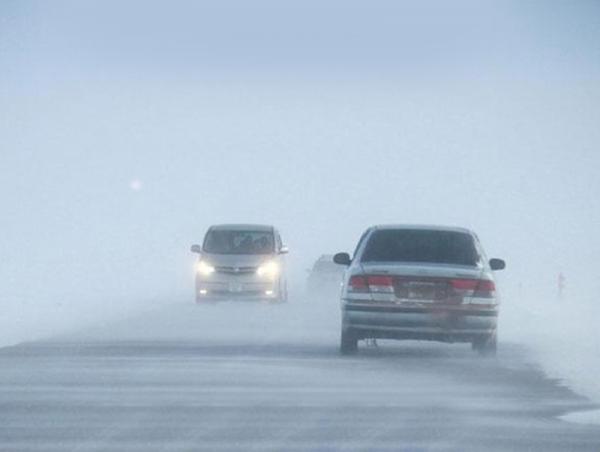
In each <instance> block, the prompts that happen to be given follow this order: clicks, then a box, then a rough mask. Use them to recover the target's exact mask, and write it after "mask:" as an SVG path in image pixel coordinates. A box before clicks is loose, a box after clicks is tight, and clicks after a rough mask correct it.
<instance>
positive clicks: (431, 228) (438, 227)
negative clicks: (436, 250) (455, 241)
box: [373, 224, 473, 234]
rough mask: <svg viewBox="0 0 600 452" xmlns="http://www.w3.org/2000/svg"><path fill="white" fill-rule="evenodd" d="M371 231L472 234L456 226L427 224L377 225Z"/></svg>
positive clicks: (468, 230)
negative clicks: (397, 230) (409, 230)
mask: <svg viewBox="0 0 600 452" xmlns="http://www.w3.org/2000/svg"><path fill="white" fill-rule="evenodd" d="M373 229H377V230H393V229H411V230H421V231H449V232H463V233H466V234H473V232H472V231H471V230H470V229H467V228H461V227H458V226H442V225H429V224H379V225H376V226H373Z"/></svg>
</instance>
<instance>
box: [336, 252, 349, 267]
mask: <svg viewBox="0 0 600 452" xmlns="http://www.w3.org/2000/svg"><path fill="white" fill-rule="evenodd" d="M333 262H335V263H336V264H340V265H350V264H351V263H352V259H350V255H349V254H348V253H337V254H336V255H334V256H333Z"/></svg>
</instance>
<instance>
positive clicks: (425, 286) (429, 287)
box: [408, 282, 437, 301]
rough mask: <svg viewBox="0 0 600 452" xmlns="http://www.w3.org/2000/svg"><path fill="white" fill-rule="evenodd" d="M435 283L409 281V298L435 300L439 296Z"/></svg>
mask: <svg viewBox="0 0 600 452" xmlns="http://www.w3.org/2000/svg"><path fill="white" fill-rule="evenodd" d="M436 289H437V287H436V284H435V283H423V282H410V283H408V298H410V299H411V300H432V301H433V300H435V299H436V298H437V297H436V295H437V290H436Z"/></svg>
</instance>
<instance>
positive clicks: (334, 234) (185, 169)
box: [0, 2, 600, 397]
mask: <svg viewBox="0 0 600 452" xmlns="http://www.w3.org/2000/svg"><path fill="white" fill-rule="evenodd" d="M483 3H484V2H461V3H459V4H457V5H456V6H455V7H453V8H451V9H450V8H448V7H444V6H443V2H440V3H436V2H428V3H427V4H426V5H425V6H416V5H409V4H403V5H402V6H397V5H396V6H395V5H394V4H393V3H391V2H376V6H372V5H371V3H364V4H361V3H359V2H351V3H350V4H348V5H347V4H345V3H343V2H332V3H331V4H330V6H329V7H328V8H325V9H322V8H321V9H320V8H319V7H318V5H317V4H316V3H315V4H313V3H309V4H307V5H306V6H300V5H299V4H294V5H291V6H290V7H291V8H292V9H286V8H285V7H282V6H276V4H275V3H270V2H260V7H257V8H256V9H253V8H248V7H243V6H242V5H241V4H237V3H233V2H230V3H229V4H227V6H218V5H217V4H200V6H197V5H196V6H193V5H190V4H187V3H179V4H177V5H178V6H177V7H172V8H166V7H164V8H161V9H154V8H152V9H148V8H146V7H145V6H143V5H142V4H135V3H134V4H132V5H135V7H134V6H130V7H129V8H127V9H124V10H120V9H118V7H117V6H116V4H111V3H107V4H105V5H104V6H102V4H93V3H92V4H90V5H88V7H83V6H76V5H70V7H67V6H65V5H64V4H62V3H58V4H56V6H52V7H51V6H48V5H43V4H39V3H28V2H25V3H16V2H14V3H13V2H6V3H4V4H3V6H1V7H0V15H1V16H0V17H1V18H2V22H1V23H0V68H1V70H0V172H1V173H0V206H1V207H0V211H1V212H2V234H1V236H0V254H1V256H2V259H1V260H0V278H1V282H2V284H1V285H0V308H1V312H0V326H1V328H0V331H2V333H0V334H1V336H0V344H10V343H15V342H17V341H21V340H29V339H34V338H40V337H45V336H48V335H51V334H54V333H57V332H62V331H65V330H66V329H75V328H78V327H82V326H84V325H89V324H96V323H99V322H103V321H107V320H109V319H111V318H115V317H120V316H122V315H124V314H126V313H130V312H132V311H136V310H139V309H150V308H153V307H155V306H158V305H164V304H170V303H180V302H184V301H189V302H190V303H191V301H192V272H193V269H192V265H193V256H191V255H190V253H189V245H190V244H191V243H194V242H199V241H200V240H201V238H202V235H203V233H204V231H205V229H206V228H207V227H208V226H209V225H210V224H213V223H220V222H257V223H272V224H275V225H277V226H278V227H279V228H280V230H281V232H282V234H283V236H284V240H285V242H286V243H287V244H288V245H289V247H290V249H291V254H290V264H291V267H292V268H291V272H292V276H293V281H294V282H295V289H296V294H297V299H301V295H300V290H301V288H302V283H303V278H304V277H305V268H307V267H308V266H309V265H310V264H311V262H312V261H313V260H314V259H316V258H317V257H318V256H319V255H320V254H324V253H332V252H335V251H342V250H347V251H351V250H352V249H353V247H354V245H355V243H356V241H357V239H358V237H359V235H360V233H361V232H362V231H363V230H364V229H365V228H366V227H367V226H369V225H371V224H376V223H435V224H438V223H439V224H452V225H461V226H466V227H470V228H473V229H474V230H475V231H477V232H478V234H479V235H480V238H481V240H482V242H483V244H484V246H485V247H486V249H487V251H488V254H489V255H491V256H498V257H502V258H504V259H506V260H507V262H508V269H507V270H506V271H505V272H503V273H502V274H499V275H498V276H499V286H500V290H501V291H502V293H503V303H504V306H503V307H504V309H505V313H506V314H505V318H502V319H501V328H502V331H503V333H502V334H503V339H506V340H514V341H519V342H521V343H531V344H532V346H533V347H535V348H536V350H538V351H539V354H540V355H539V356H540V359H541V360H543V362H544V363H546V365H547V366H548V369H549V372H553V373H554V374H555V375H557V376H559V377H565V378H570V379H571V381H577V382H579V383H574V384H579V385H581V388H582V389H581V390H582V391H587V392H588V393H589V394H592V395H593V396H595V397H598V396H599V392H600V391H598V387H597V386H595V383H594V382H593V381H592V379H591V377H590V376H592V375H597V373H598V371H599V370H600V363H599V362H598V359H597V357H594V356H593V350H594V347H595V348H596V349H597V346H598V345H600V344H599V341H600V338H599V335H598V332H597V330H596V329H595V328H594V325H595V323H596V319H597V314H598V311H599V310H598V309H597V308H596V303H597V300H596V298H597V296H596V294H597V293H599V292H600V275H599V272H598V269H597V268H598V266H597V259H598V256H600V238H599V236H598V225H599V224H600V203H599V195H600V178H599V177H598V168H600V157H599V155H598V144H599V143H600V128H599V127H598V124H600V83H599V81H600V80H599V75H600V71H599V69H600V67H599V62H600V59H599V58H598V57H599V56H600V39H598V38H599V36H598V32H597V23H598V22H597V21H598V19H597V18H598V17H599V16H598V13H599V12H600V11H599V9H598V7H597V4H595V3H593V2H578V3H577V4H576V5H573V6H569V5H567V4H565V3H552V2H550V4H549V6H546V5H547V4H546V3H544V4H542V3H539V4H536V3H529V4H528V5H529V6H527V7H524V6H519V4H518V3H510V2H504V3H502V6H498V5H493V4H491V3H490V4H486V5H484V4H483ZM292 6H293V7H292ZM185 8H191V11H192V12H191V13H189V14H185V13H184V12H183V11H185ZM203 8H204V9H203ZM165 12H166V17H164V20H159V19H162V18H163V16H162V14H163V13H165ZM363 13H364V14H363ZM245 14H249V16H248V17H247V19H246V16H245ZM194 18H198V22H196V21H194ZM395 20H397V23H396V22H395ZM249 24H250V25H249ZM251 24H254V25H251ZM560 272H562V273H563V274H564V275H565V276H566V289H565V293H564V297H563V299H562V300H559V299H558V298H557V276H558V274H559V273H560ZM332 303H336V302H335V301H334V300H332ZM548 306H550V307H551V308H550V309H546V308H547V307H548ZM562 307H564V308H565V309H564V310H563V309H562ZM533 324H535V328H532V325H533ZM546 325H548V328H546ZM550 350H552V352H550ZM566 357H569V360H570V361H571V362H573V363H576V364H577V363H578V364H577V365H574V366H570V368H569V370H568V372H567V369H566V367H565V366H564V365H561V364H560V363H561V362H565V358H566Z"/></svg>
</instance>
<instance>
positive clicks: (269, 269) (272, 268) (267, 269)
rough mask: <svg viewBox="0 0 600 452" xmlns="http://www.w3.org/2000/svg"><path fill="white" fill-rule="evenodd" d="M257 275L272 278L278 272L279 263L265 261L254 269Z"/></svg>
mask: <svg viewBox="0 0 600 452" xmlns="http://www.w3.org/2000/svg"><path fill="white" fill-rule="evenodd" d="M256 274H257V275H258V276H266V277H269V278H274V277H275V276H277V275H278V274H279V264H278V263H277V262H274V261H270V262H266V263H264V264H262V265H261V266H260V267H258V269H256Z"/></svg>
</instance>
